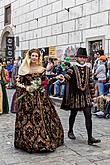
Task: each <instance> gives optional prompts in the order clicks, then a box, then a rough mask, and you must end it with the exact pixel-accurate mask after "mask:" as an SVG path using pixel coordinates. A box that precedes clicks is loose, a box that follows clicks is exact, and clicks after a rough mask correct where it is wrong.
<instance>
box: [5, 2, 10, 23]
mask: <svg viewBox="0 0 110 165" xmlns="http://www.w3.org/2000/svg"><path fill="white" fill-rule="evenodd" d="M8 24H11V5H8V6H5V20H4V25H8Z"/></svg>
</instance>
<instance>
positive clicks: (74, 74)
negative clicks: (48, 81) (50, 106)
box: [61, 47, 100, 145]
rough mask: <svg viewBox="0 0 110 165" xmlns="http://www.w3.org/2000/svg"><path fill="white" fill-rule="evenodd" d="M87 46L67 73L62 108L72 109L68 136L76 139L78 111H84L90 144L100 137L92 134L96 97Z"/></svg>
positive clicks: (78, 52)
mask: <svg viewBox="0 0 110 165" xmlns="http://www.w3.org/2000/svg"><path fill="white" fill-rule="evenodd" d="M87 57H88V56H87V51H86V48H82V47H80V48H79V49H78V50H77V54H76V64H75V65H73V66H72V67H70V68H69V69H68V71H67V73H66V74H65V76H64V77H65V79H66V84H65V92H64V97H63V101H62V104H61V109H65V110H70V117H69V131H68V137H69V138H70V139H76V137H75V135H74V132H73V126H74V123H75V118H76V115H77V113H78V111H83V113H84V116H85V125H86V129H87V134H88V145H92V144H94V143H99V142H100V140H99V139H95V138H93V136H92V115H91V106H92V99H93V97H94V85H93V79H92V70H91V69H90V68H89V67H87V66H86V64H85V62H86V58H87Z"/></svg>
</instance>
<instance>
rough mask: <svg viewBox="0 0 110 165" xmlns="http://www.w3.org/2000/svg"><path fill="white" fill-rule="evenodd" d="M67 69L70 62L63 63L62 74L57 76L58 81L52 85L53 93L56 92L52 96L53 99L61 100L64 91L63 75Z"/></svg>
mask: <svg viewBox="0 0 110 165" xmlns="http://www.w3.org/2000/svg"><path fill="white" fill-rule="evenodd" d="M69 67H70V62H64V69H63V72H62V73H61V74H59V75H58V76H57V79H58V80H57V81H56V82H55V83H54V86H55V91H56V94H55V95H54V97H60V98H63V96H64V89H65V81H64V75H65V74H66V72H67V70H68V69H69Z"/></svg>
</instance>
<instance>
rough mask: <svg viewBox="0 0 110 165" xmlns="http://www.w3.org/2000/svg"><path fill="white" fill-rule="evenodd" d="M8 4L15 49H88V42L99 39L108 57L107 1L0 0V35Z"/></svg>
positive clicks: (109, 2)
mask: <svg viewBox="0 0 110 165" xmlns="http://www.w3.org/2000/svg"><path fill="white" fill-rule="evenodd" d="M10 3H11V10H12V21H11V24H10V25H9V26H10V27H11V28H12V31H13V33H14V36H15V37H16V36H19V42H20V45H19V47H18V48H17V49H19V50H24V49H27V48H29V49H30V48H32V47H38V48H42V47H50V46H55V47H58V46H65V45H72V46H73V47H74V48H76V47H79V46H86V47H87V49H88V50H89V41H93V40H98V39H102V44H103V49H104V50H105V53H106V54H107V55H109V54H110V0H0V36H1V35H2V32H3V29H4V28H5V27H4V6H6V5H8V4H10Z"/></svg>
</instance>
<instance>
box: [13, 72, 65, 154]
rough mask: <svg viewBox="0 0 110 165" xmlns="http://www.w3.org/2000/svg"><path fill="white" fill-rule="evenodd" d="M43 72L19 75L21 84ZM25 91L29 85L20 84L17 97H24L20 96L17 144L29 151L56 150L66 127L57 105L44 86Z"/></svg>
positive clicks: (18, 101) (16, 125)
mask: <svg viewBox="0 0 110 165" xmlns="http://www.w3.org/2000/svg"><path fill="white" fill-rule="evenodd" d="M42 76H43V74H42V73H34V74H27V75H25V76H19V78H18V84H23V85H24V86H25V85H31V82H32V81H33V80H35V79H37V78H40V79H42ZM21 86H22V85H21ZM25 93H26V89H25V88H21V87H20V85H18V87H17V88H16V95H17V98H20V97H21V96H23V97H21V99H18V100H17V104H18V109H17V112H16V122H15V140H14V146H15V148H19V149H22V150H25V151H27V152H29V153H34V152H40V151H54V150H55V149H56V148H57V147H58V146H61V145H62V144H63V143H64V131H63V127H62V124H61V121H60V118H59V116H58V114H57V112H56V110H55V107H54V105H53V103H52V101H51V99H50V98H49V96H46V95H45V94H44V93H42V92H41V91H40V90H35V91H34V92H33V94H29V93H28V94H26V95H25Z"/></svg>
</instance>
